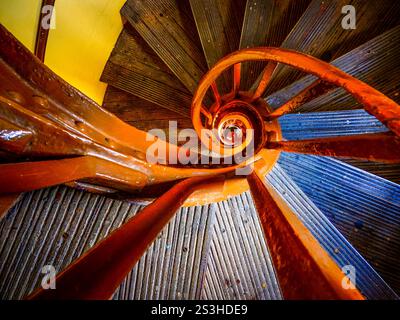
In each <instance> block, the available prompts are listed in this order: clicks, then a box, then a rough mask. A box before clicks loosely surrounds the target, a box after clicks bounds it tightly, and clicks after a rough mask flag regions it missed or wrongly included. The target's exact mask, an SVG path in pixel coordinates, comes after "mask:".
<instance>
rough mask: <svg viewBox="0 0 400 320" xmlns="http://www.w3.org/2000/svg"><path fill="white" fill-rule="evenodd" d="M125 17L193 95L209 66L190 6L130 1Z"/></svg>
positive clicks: (173, 1)
mask: <svg viewBox="0 0 400 320" xmlns="http://www.w3.org/2000/svg"><path fill="white" fill-rule="evenodd" d="M121 14H122V16H123V17H124V18H126V19H127V20H128V22H129V23H130V24H131V25H132V26H133V27H134V28H135V29H136V31H137V32H138V33H139V34H140V35H141V36H142V38H143V39H144V40H145V41H146V42H147V44H148V45H149V46H150V47H151V48H152V49H153V50H154V51H155V52H156V54H157V55H158V56H159V57H160V58H161V60H162V61H163V62H164V63H165V64H166V65H167V66H168V67H169V68H170V70H171V71H172V72H173V73H174V74H175V76H176V77H177V78H178V79H179V80H180V81H181V82H182V84H183V85H185V86H186V88H188V90H189V91H190V92H192V93H193V92H194V91H195V90H196V88H197V84H198V82H199V80H200V78H201V76H202V75H203V74H204V73H205V71H206V70H207V65H206V62H205V58H204V55H203V53H202V50H201V44H200V40H199V39H198V36H197V31H196V26H195V23H194V21H193V17H192V14H191V11H190V6H189V3H187V2H186V1H179V0H140V1H139V0H128V1H127V2H126V3H125V5H124V6H123V8H122V9H121Z"/></svg>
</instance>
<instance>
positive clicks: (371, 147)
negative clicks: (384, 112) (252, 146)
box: [266, 133, 400, 163]
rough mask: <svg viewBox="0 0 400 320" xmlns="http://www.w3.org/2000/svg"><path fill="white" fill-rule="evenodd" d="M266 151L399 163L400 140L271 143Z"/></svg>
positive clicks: (371, 137)
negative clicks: (274, 150)
mask: <svg viewBox="0 0 400 320" xmlns="http://www.w3.org/2000/svg"><path fill="white" fill-rule="evenodd" d="M266 147H267V149H276V150H280V151H286V152H295V153H304V154H314V155H320V156H329V157H339V158H353V159H362V160H368V161H377V162H385V163H400V137H398V136H396V135H394V134H392V133H371V134H360V135H353V136H340V137H329V138H319V139H307V140H298V141H271V142H268V143H267V145H266Z"/></svg>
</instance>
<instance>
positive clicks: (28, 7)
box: [0, 0, 42, 52]
mask: <svg viewBox="0 0 400 320" xmlns="http://www.w3.org/2000/svg"><path fill="white" fill-rule="evenodd" d="M41 3H42V1H41V0H0V23H1V24H2V25H3V26H5V27H6V28H7V30H8V31H10V32H12V34H13V35H14V36H15V37H16V38H17V39H18V40H19V41H21V42H22V43H23V44H24V45H25V46H26V47H27V48H28V49H29V50H31V51H32V52H33V51H34V50H35V40H36V30H37V25H38V21H39V15H40V4H41Z"/></svg>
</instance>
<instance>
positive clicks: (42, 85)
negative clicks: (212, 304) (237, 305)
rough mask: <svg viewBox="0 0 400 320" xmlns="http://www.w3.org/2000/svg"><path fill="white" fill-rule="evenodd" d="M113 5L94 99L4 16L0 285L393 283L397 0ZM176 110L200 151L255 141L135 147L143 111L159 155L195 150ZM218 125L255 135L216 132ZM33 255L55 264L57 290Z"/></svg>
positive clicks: (239, 289) (70, 290) (196, 291)
mask: <svg viewBox="0 0 400 320" xmlns="http://www.w3.org/2000/svg"><path fill="white" fill-rule="evenodd" d="M348 4H351V5H353V6H354V7H355V8H356V10H357V27H356V29H349V30H345V29H343V28H342V27H341V21H342V19H343V16H344V15H343V13H342V7H343V6H345V5H348ZM121 16H122V19H123V21H124V28H123V30H122V32H121V34H120V36H119V38H118V40H117V43H116V44H115V47H114V50H113V52H112V54H111V56H110V58H109V60H108V62H107V64H106V66H105V68H104V72H103V75H102V77H101V80H102V81H103V82H105V83H107V84H108V89H107V92H106V95H105V98H104V103H103V105H102V107H100V106H98V105H97V104H96V103H94V102H93V101H91V100H90V99H89V98H87V97H86V96H85V95H83V94H82V93H81V92H79V91H78V90H77V89H75V88H73V87H72V86H70V85H69V84H68V83H66V82H65V81H63V80H62V79H61V78H59V77H58V76H57V75H55V74H54V73H52V72H51V70H50V69H48V68H47V67H46V66H45V65H44V64H42V63H41V62H40V61H39V60H38V59H37V58H35V57H34V56H33V55H32V54H31V53H30V52H29V51H28V50H27V49H26V48H24V47H23V46H22V45H21V44H20V43H19V42H18V41H17V40H16V39H15V38H14V37H13V36H12V34H10V33H9V32H8V31H7V30H6V29H5V28H3V27H2V29H1V34H0V37H1V43H2V47H1V71H2V72H1V74H0V83H1V87H0V89H1V96H0V125H1V127H0V128H1V130H0V133H1V135H0V152H1V153H0V155H1V156H2V161H1V163H2V164H0V168H1V173H2V176H1V177H0V182H1V183H0V194H1V197H2V198H1V199H2V202H1V203H2V205H3V206H4V208H1V209H2V211H4V212H5V214H4V218H3V219H2V221H1V222H0V239H1V240H0V296H1V297H2V298H3V299H12V298H14V299H15V298H17V299H20V298H24V297H28V298H30V299H68V298H79V299H108V298H110V297H113V298H114V299H282V298H285V299H364V298H367V299H397V298H398V296H397V294H398V293H399V292H400V276H399V274H400V272H399V262H400V256H399V252H400V231H399V230H400V228H399V226H400V216H399V215H400V186H399V183H400V139H399V138H398V136H399V135H400V106H399V105H398V104H397V103H400V95H399V94H400V87H399V82H398V71H399V70H400V64H399V59H400V46H399V45H398V44H399V40H400V25H399V22H400V20H399V19H400V18H399V17H400V4H399V3H397V2H394V1H389V0H382V1H379V3H377V2H373V1H362V0H353V1H342V0H336V1H333V0H332V1H328V0H324V1H321V0H318V1H317V0H298V1H279V0H264V1H257V0H255V1H253V0H247V1H244V0H222V1H209V0H190V1H178V0H157V1H155V0H142V1H136V0H128V1H127V2H126V3H125V5H124V6H123V8H122V9H121ZM3 44H7V45H3ZM171 121H176V124H177V130H176V132H172V133H171V131H170V130H169V129H170V128H171ZM185 128H193V129H194V130H195V131H196V133H197V134H198V136H199V138H200V140H201V143H202V145H203V146H207V147H208V148H211V147H212V152H211V153H207V155H206V157H207V158H208V159H221V158H224V157H228V158H229V157H231V156H232V155H236V154H238V153H243V150H246V147H247V146H248V143H249V141H251V142H252V143H253V144H254V152H253V153H252V154H251V156H252V157H248V158H246V159H245V160H243V162H241V163H237V164H235V165H228V164H213V163H212V162H210V163H209V164H208V165H199V164H192V165H179V164H178V165H177V164H173V163H169V162H168V160H170V158H168V156H166V157H165V158H163V159H159V160H160V163H161V164H150V163H148V162H146V157H145V154H146V150H147V149H148V148H149V146H150V145H151V142H149V141H148V139H147V138H148V137H146V136H147V134H146V132H147V131H149V130H151V129H162V130H164V131H165V132H169V134H168V135H167V136H166V137H165V141H164V140H162V139H161V140H160V141H159V143H160V145H162V146H164V147H165V148H166V149H167V155H170V154H174V153H179V152H182V151H183V152H185V153H187V152H189V153H190V152H192V151H191V150H190V149H188V148H187V146H186V145H185V143H184V142H185V141H180V140H179V139H178V136H179V135H180V133H181V132H182V131H183V129H185ZM204 129H217V131H216V132H214V133H213V134H211V135H208V136H203V135H202V134H201V133H202V130H204ZM226 129H229V130H228V131H229V132H231V133H232V136H233V137H235V138H236V137H244V136H246V134H245V132H246V129H252V130H254V131H253V132H254V136H253V137H252V138H251V139H244V141H241V142H242V143H240V144H238V145H236V144H235V145H234V148H232V145H233V143H232V141H231V140H229V139H228V138H227V136H224V135H223V134H221V132H225V130H226ZM232 149H233V150H234V151H232ZM200 156H201V155H200V154H196V153H195V158H196V159H198V158H200ZM246 168H250V169H249V172H248V174H247V175H237V174H236V173H237V171H236V169H246ZM33 190H36V191H33ZM21 192H26V193H24V194H23V195H21ZM154 199H156V200H154ZM10 206H11V209H9V210H8V208H9V207H10ZM181 206H182V207H181ZM6 211H8V212H6ZM44 265H54V266H55V267H56V270H58V271H62V270H64V271H63V272H61V273H60V274H59V275H58V278H57V281H56V283H57V289H56V290H43V289H41V288H40V283H41V277H42V276H43V275H42V274H41V268H42V267H43V266H44ZM349 266H350V267H351V268H352V269H351V270H353V271H355V275H356V277H355V278H354V279H353V278H350V276H349V278H350V280H353V281H354V285H355V288H350V289H348V288H347V289H346V288H344V287H343V286H342V284H343V279H344V274H343V271H342V270H341V268H346V267H349ZM343 270H344V269H343ZM345 280H346V279H345ZM347 280H348V279H347ZM346 283H347V284H349V282H348V281H347V282H346ZM35 289H36V290H35Z"/></svg>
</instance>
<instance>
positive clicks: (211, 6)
mask: <svg viewBox="0 0 400 320" xmlns="http://www.w3.org/2000/svg"><path fill="white" fill-rule="evenodd" d="M190 5H191V8H192V12H193V16H194V20H195V22H196V26H197V31H198V33H199V37H200V40H201V44H202V47H203V51H204V55H205V57H206V61H207V65H208V67H209V68H212V67H213V66H214V64H215V63H216V62H217V61H218V60H220V59H221V58H223V57H224V56H226V55H228V54H229V53H231V52H234V51H236V50H238V49H239V41H240V33H241V28H242V21H243V16H244V9H245V5H246V1H245V0H220V1H217V2H215V1H213V0H190ZM218 84H219V85H220V87H221V90H222V91H223V92H225V93H227V92H229V90H231V88H232V72H231V71H230V72H225V73H224V74H223V75H222V77H221V79H220V80H219V81H218Z"/></svg>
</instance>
